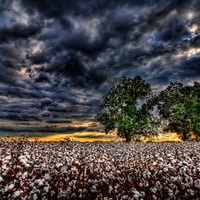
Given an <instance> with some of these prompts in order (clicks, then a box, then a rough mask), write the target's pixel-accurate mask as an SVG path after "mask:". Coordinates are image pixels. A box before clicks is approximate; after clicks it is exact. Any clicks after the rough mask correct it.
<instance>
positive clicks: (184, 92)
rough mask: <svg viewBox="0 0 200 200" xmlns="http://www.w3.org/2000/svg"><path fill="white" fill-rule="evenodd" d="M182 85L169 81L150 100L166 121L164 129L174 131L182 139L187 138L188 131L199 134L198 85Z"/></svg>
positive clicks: (199, 106)
mask: <svg viewBox="0 0 200 200" xmlns="http://www.w3.org/2000/svg"><path fill="white" fill-rule="evenodd" d="M199 86H200V85H199V83H195V84H194V86H183V85H182V84H181V83H170V85H169V86H168V87H167V88H166V89H165V90H163V91H161V92H160V94H158V95H155V96H154V97H153V98H152V99H151V100H150V101H149V103H150V105H151V107H152V105H153V106H155V105H157V106H158V109H159V115H160V118H162V119H164V120H166V121H167V126H166V127H165V129H164V130H165V131H175V132H177V133H178V134H179V136H180V137H181V138H182V139H183V141H185V140H188V139H189V136H190V133H191V132H193V133H194V134H195V135H196V137H199V135H200V132H199V131H200V103H199V101H200V95H199V94H200V87H199Z"/></svg>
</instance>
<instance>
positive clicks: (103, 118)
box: [96, 76, 151, 142]
mask: <svg viewBox="0 0 200 200" xmlns="http://www.w3.org/2000/svg"><path fill="white" fill-rule="evenodd" d="M150 95H151V87H150V84H148V83H146V82H145V81H144V80H143V79H142V78H141V77H140V76H136V77H135V78H134V79H131V78H126V77H124V78H123V79H122V80H121V82H120V83H119V84H117V85H116V86H114V87H113V88H111V90H110V91H109V92H108V93H107V94H106V96H104V97H103V101H102V104H101V105H100V106H99V111H98V114H97V116H96V120H97V121H99V122H100V123H101V124H103V125H104V129H105V132H106V133H108V132H109V131H111V130H113V129H117V133H118V135H119V136H122V137H125V138H126V141H127V142H129V141H131V137H132V136H134V135H136V134H145V133H146V130H147V127H148V116H149V113H148V110H147V108H146V107H145V102H146V99H148V98H149V96H150Z"/></svg>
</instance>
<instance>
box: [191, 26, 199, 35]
mask: <svg viewBox="0 0 200 200" xmlns="http://www.w3.org/2000/svg"><path fill="white" fill-rule="evenodd" d="M198 29H199V27H198V26H197V25H196V24H193V25H192V26H191V27H190V28H189V31H190V32H192V33H194V32H196V31H197V30H198Z"/></svg>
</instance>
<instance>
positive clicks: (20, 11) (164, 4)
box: [0, 0, 200, 132]
mask: <svg viewBox="0 0 200 200" xmlns="http://www.w3.org/2000/svg"><path fill="white" fill-rule="evenodd" d="M199 9H200V3H199V1H198V0H191V1H186V0H170V1H164V0H160V1H156V0H134V1H131V0H126V1H122V0H115V1H114V0H110V1H107V0H102V1H98V0H93V1H89V0H86V1H78V0H74V1H65V0H57V1H53V0H49V1H38V0H30V1H25V0H19V1H14V0H10V1H0V12H1V14H0V118H1V119H7V120H8V119H9V120H13V121H14V120H16V121H17V120H18V121H25V120H27V121H29V122H30V123H31V121H38V122H40V121H41V122H49V123H55V124H56V123H58V124H62V123H68V121H73V119H77V120H81V119H83V118H84V119H92V118H93V116H94V115H95V113H96V110H97V105H98V104H99V102H100V99H101V98H102V96H103V95H104V94H105V93H106V92H107V91H108V90H109V88H110V87H111V86H113V85H114V84H116V83H117V82H118V81H119V78H120V77H121V76H124V75H126V76H129V77H134V76H136V75H141V76H142V77H143V78H144V79H145V80H146V81H148V82H150V83H151V84H152V86H153V88H156V90H157V89H158V90H159V88H163V87H164V86H166V85H167V84H168V83H169V82H170V81H182V82H190V81H192V80H193V79H195V80H199V79H200V71H199V67H198V66H199V64H200V62H199V58H200V55H199V52H200V50H199V48H200V42H199V41H200V39H199V38H200V28H199V27H200V24H199V19H200V14H199ZM193 26H196V28H195V27H193ZM47 129H49V130H50V131H51V130H52V127H50V126H49V127H47V128H46V129H45V130H47ZM27 130H29V129H27ZM53 130H54V129H53ZM56 130H57V129H56ZM10 131H11V130H10ZM20 131H21V130H20ZM30 131H31V130H30ZM34 131H36V130H35V129H34ZM40 131H41V132H43V129H41V130H40ZM60 131H61V132H62V131H63V130H60Z"/></svg>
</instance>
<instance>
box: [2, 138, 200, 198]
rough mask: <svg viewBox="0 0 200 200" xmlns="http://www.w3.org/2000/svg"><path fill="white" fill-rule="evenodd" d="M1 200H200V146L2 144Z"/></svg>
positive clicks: (154, 144)
mask: <svg viewBox="0 0 200 200" xmlns="http://www.w3.org/2000/svg"><path fill="white" fill-rule="evenodd" d="M0 199H24V200H25V199H27V200H29V199H33V200H37V199H38V200H40V199H41V200H46V199H87V200H89V199H105V200H109V199H136V200H137V199H154V200H156V199H200V143H195V142H188V143H129V144H126V143H122V142H118V143H117V142H107V143H103V142H95V143H79V142H57V143H56V142H51V143H42V142H28V141H24V140H21V141H18V142H16V141H13V142H12V141H9V142H8V141H3V140H2V141H1V142H0Z"/></svg>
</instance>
